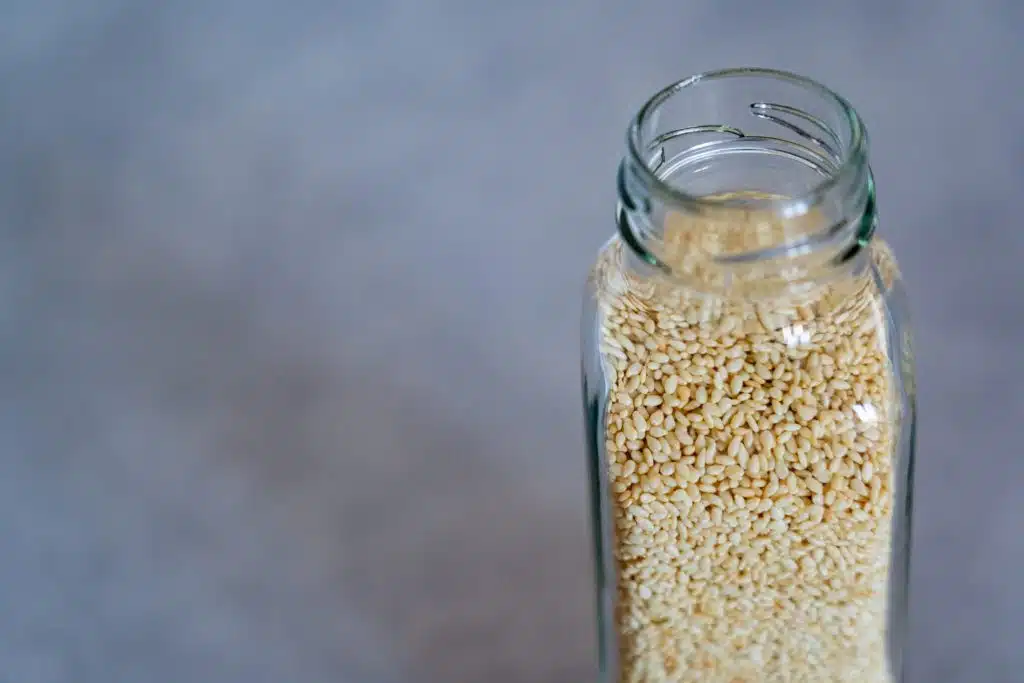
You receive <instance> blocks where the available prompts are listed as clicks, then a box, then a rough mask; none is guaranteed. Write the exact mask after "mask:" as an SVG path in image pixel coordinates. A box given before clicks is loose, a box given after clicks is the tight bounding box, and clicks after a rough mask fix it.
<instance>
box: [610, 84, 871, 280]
mask: <svg viewBox="0 0 1024 683" xmlns="http://www.w3.org/2000/svg"><path fill="white" fill-rule="evenodd" d="M627 147H628V150H627V155H626V158H625V159H624V160H623V163H622V165H621V167H620V170H619V198H620V207H619V208H620V216H619V223H620V231H621V232H622V235H623V237H624V239H625V241H626V242H627V244H628V245H629V246H630V247H631V248H632V249H633V251H634V252H636V253H638V254H639V255H640V256H641V257H642V258H643V260H645V261H647V262H648V263H651V264H654V265H658V266H661V268H662V270H664V271H667V272H678V271H679V270H680V268H679V266H678V263H677V262H672V261H673V260H675V261H678V260H679V259H680V258H682V259H683V261H684V262H685V263H688V264H689V265H688V266H687V267H690V268H692V267H694V266H695V263H696V262H698V261H705V262H711V263H713V264H715V265H716V266H718V265H730V264H750V263H755V262H757V263H761V264H764V263H766V262H768V261H779V260H780V259H782V260H786V259H792V258H793V257H803V256H805V255H807V254H808V253H812V252H813V253H814V255H815V258H813V259H811V262H813V263H814V264H815V265H814V268H818V267H819V266H822V265H823V264H825V263H827V262H829V261H832V260H836V259H838V260H840V261H841V260H842V259H843V258H845V256H844V254H846V253H847V252H848V249H849V247H850V246H851V245H855V244H857V243H858V242H863V243H866V241H867V239H868V238H869V237H870V234H871V231H872V230H873V228H874V211H873V190H872V186H871V179H870V170H869V168H868V164H867V135H866V132H865V129H864V126H863V124H862V122H861V120H860V117H859V116H858V114H857V113H856V111H854V109H853V108H852V107H851V106H850V105H849V104H848V103H847V102H846V100H844V99H843V98H842V97H840V96H839V95H837V94H835V93H834V92H832V91H831V90H829V89H828V88H826V87H825V86H823V85H821V84H819V83H817V82H815V81H813V80H810V79H807V78H804V77H802V76H798V75H796V74H792V73H788V72H784V71H775V70H771V69H757V68H740V69H729V70H723V71H714V72H708V73H704V74H700V75H697V76H693V77H690V78H687V79H685V80H682V81H679V82H677V83H674V84H672V85H670V86H668V87H667V88H665V89H664V90H662V91H661V92H659V93H657V94H656V95H654V97H652V98H651V99H650V100H648V102H647V103H646V104H645V105H644V106H643V107H642V108H641V109H640V111H639V113H638V114H637V116H636V117H635V118H634V120H633V122H632V124H631V125H630V127H629V133H628V136H627ZM683 252H685V253H683ZM791 265H792V264H791V263H790V264H788V266H787V268H788V270H787V272H793V273H794V275H793V277H797V276H798V273H801V272H803V271H805V270H807V269H798V270H797V271H793V269H792V268H791V267H789V266H791ZM760 270H763V268H761V269H760ZM808 273H809V271H807V272H806V273H804V275H807V274H808ZM787 277H788V276H787ZM726 279H728V278H726Z"/></svg>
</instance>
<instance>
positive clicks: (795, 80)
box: [626, 67, 867, 213]
mask: <svg viewBox="0 0 1024 683" xmlns="http://www.w3.org/2000/svg"><path fill="white" fill-rule="evenodd" d="M736 77H748V78H749V77H754V78H764V79H774V80H781V81H786V82H788V83H792V84H794V85H798V86H801V87H804V88H807V89H808V90H811V91H814V92H817V93H818V94H819V95H821V96H822V97H823V98H824V99H826V100H828V101H830V102H831V103H832V104H834V105H835V106H836V108H837V109H838V110H839V112H840V113H841V114H842V117H843V119H844V120H845V122H846V123H847V124H848V126H849V128H848V130H847V131H845V132H846V133H847V135H848V136H849V143H848V144H847V145H846V146H845V149H842V150H841V155H840V156H839V158H838V160H837V161H838V163H837V166H836V169H835V171H834V172H833V173H830V174H829V175H828V176H826V177H824V178H823V179H822V180H821V181H820V182H818V183H816V184H815V185H814V186H813V187H812V188H810V189H809V190H807V191H806V192H804V193H803V194H801V195H800V196H795V197H786V198H785V199H778V200H773V201H772V202H771V203H773V204H777V205H778V206H779V208H782V207H787V208H791V207H794V206H796V207H803V211H806V210H807V208H808V207H811V206H814V205H815V204H817V203H818V202H820V201H821V200H822V199H823V198H824V196H825V195H826V194H827V193H828V192H829V191H830V190H832V189H833V188H834V187H836V186H837V185H840V184H841V183H843V182H845V181H846V180H847V179H848V178H849V177H850V176H852V175H856V174H858V173H860V172H861V169H862V166H863V165H864V163H865V161H866V157H867V131H866V129H865V126H864V123H863V121H862V120H861V118H860V115H859V114H858V113H857V111H856V110H855V109H854V108H853V106H852V105H851V104H850V103H849V102H848V101H847V100H846V99H845V98H844V97H842V96H841V95H839V94H838V93H836V92H835V91H833V90H832V89H831V88H829V87H827V86H825V85H823V84H821V83H819V82H818V81H815V80H814V79H811V78H808V77H806V76H801V75H799V74H796V73H793V72H790V71H783V70H778V69H769V68H763V67H735V68H727V69H717V70H712V71H705V72H702V73H698V74H695V75H693V76H689V77H687V78H684V79H681V80H678V81H676V82H674V83H672V84H670V85H668V86H666V87H665V88H662V89H661V90H660V91H658V92H657V93H655V94H654V95H653V96H652V97H650V98H649V99H648V100H647V101H646V102H645V103H644V105H643V106H642V107H641V108H640V110H639V111H638V112H637V114H636V116H634V117H633V120H632V121H631V122H630V124H629V129H628V132H627V135H626V146H627V149H628V155H629V161H630V162H631V163H630V165H631V166H632V171H633V172H634V173H637V174H639V176H640V178H639V179H640V180H641V181H642V182H643V184H644V185H646V186H647V189H648V190H649V191H650V192H652V193H654V194H656V195H657V196H658V198H659V199H661V200H664V201H667V202H668V203H670V204H675V205H677V206H681V207H684V208H689V209H692V210H699V209H701V208H703V207H706V206H708V205H709V204H710V203H712V201H713V200H708V199H707V198H704V197H701V196H699V195H693V194H689V193H687V192H685V191H683V190H681V189H679V188H677V187H673V186H672V185H671V184H669V183H668V182H667V181H666V180H664V179H663V178H662V177H661V176H659V175H658V174H657V173H656V172H655V171H654V169H652V168H651V167H650V165H649V163H648V162H647V160H646V159H645V158H644V154H643V150H644V142H643V130H644V126H645V125H646V124H647V122H648V121H650V119H651V118H652V116H653V115H654V114H655V112H656V111H657V110H658V108H659V107H660V106H661V105H662V104H664V103H665V102H666V101H667V100H668V99H669V98H670V97H672V96H673V95H675V94H676V93H678V92H680V91H681V90H684V89H686V88H688V87H691V86H694V85H697V84H698V83H701V82H707V81H711V80H721V79H726V78H736ZM719 206H720V204H719ZM803 211H800V210H798V211H797V213H802V212H803Z"/></svg>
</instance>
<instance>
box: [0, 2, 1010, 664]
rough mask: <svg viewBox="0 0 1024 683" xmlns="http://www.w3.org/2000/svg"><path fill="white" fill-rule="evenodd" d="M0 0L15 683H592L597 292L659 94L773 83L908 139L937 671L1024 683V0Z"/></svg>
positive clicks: (884, 196)
mask: <svg viewBox="0 0 1024 683" xmlns="http://www.w3.org/2000/svg"><path fill="white" fill-rule="evenodd" d="M840 5H842V6H843V7H842V8H840ZM0 19H2V20H0V240H2V243H0V378H2V380H0V456H2V457H0V681H2V682H3V683H70V682H72V681H74V682H75V683H94V682H95V683H99V682H100V681H103V682H104V683H108V682H109V683H121V682H136V681H138V682H143V681H145V682H147V683H164V682H166V683H182V682H184V681H194V682H200V681H201V682H204V683H236V682H237V683H242V682H245V683H263V682H267V683H281V682H284V681H287V682H289V683H300V682H302V683H305V682H313V683H318V682H321V681H324V682H326V681H332V682H341V681H343V682H345V683H349V682H351V683H405V682H409V683H411V682H413V681H415V682H417V683H420V682H427V683H441V682H444V683H449V682H453V681H458V682H463V681H464V682H467V683H468V682H476V681H487V682H488V683H504V682H509V683H512V682H513V681H515V682H517V683H518V682H526V681H533V682H537V683H555V682H556V681H557V682H558V683H564V682H566V681H592V680H594V676H593V669H592V665H591V663H592V660H593V628H592V624H591V622H592V619H593V616H592V612H591V607H590V600H589V596H590V593H589V591H590V585H591V574H590V560H589V554H588V532H587V527H586V512H585V502H584V494H585V484H584V470H583V456H582V438H581V427H580V408H579V405H578V400H579V399H578V395H577V392H578V390H577V360H576V359H577V322H576V320H577V310H578V297H579V293H580V287H581V283H582V281H583V278H584V274H585V271H586V268H587V266H588V264H589V261H590V259H591V258H592V256H593V253H594V251H595V249H596V248H597V246H598V245H599V244H600V243H601V241H602V240H603V239H604V238H605V237H606V235H608V234H609V233H610V231H611V222H610V218H611V208H612V201H613V169H614V165H615V163H616V160H617V156H618V155H619V154H620V151H621V149H620V145H621V141H622V135H623V129H624V126H625V123H626V121H627V119H628V118H629V116H630V115H631V114H632V112H633V110H634V109H635V108H636V107H637V106H638V105H639V104H640V103H641V102H642V100H643V99H644V97H645V95H647V94H649V93H650V92H652V91H653V90H654V89H655V88H657V87H658V86H660V85H662V84H664V83H666V82H668V81H669V80H672V79H674V78H676V77H680V76H683V75H686V74H689V73H692V72H695V71H699V70H704V69H707V68H711V67H718V66H726V65H738V64H760V65H769V66H776V67H781V68H788V69H793V70H797V71H801V72H805V73H807V74H809V75H812V76H815V77H817V78H819V79H821V80H824V81H825V82H827V83H829V84H830V85H832V86H833V87H835V88H836V89H838V90H839V91H841V92H842V93H844V94H846V95H847V96H848V97H849V98H850V99H851V100H853V101H854V103H855V104H856V105H857V106H858V108H859V109H860V110H861V112H862V113H863V115H864V117H865V118H866V119H867V121H868V123H869V126H870V129H871V133H872V137H873V145H874V168H875V171H876V174H877V180H878V184H879V187H880V202H881V210H882V212H883V226H882V231H883V232H884V234H885V236H886V237H888V238H889V239H890V240H891V241H892V242H893V243H894V244H895V246H896V248H897V249H898V251H899V253H900V254H901V255H902V261H903V265H904V270H905V274H906V277H907V281H908V288H909V291H910V294H911V298H912V301H913V303H914V305H915V310H916V324H917V327H918V330H919V334H918V338H919V344H918V345H919V353H920V391H921V419H922V422H921V430H920V450H919V461H918V464H919V468H918V472H919V476H918V487H917V517H916V527H915V529H916V538H915V541H916V555H915V564H914V571H913V578H914V586H913V603H914V624H913V629H914V630H913V637H912V643H911V645H912V655H911V664H912V676H911V680H912V681H914V682H915V683H926V682H927V683H960V682H962V683H983V682H993V683H1001V682H1007V683H1010V682H1014V681H1017V682H1019V681H1020V680H1021V671H1022V670H1024V647H1022V636H1021V633H1022V631H1024V621H1022V614H1024V582H1021V580H1020V577H1021V576H1022V567H1024V533H1022V527H1021V520H1022V519H1024V493H1022V489H1021V483H1022V481H1024V479H1022V475H1024V457H1022V451H1021V447H1020V441H1021V436H1022V432H1021V424H1022V423H1024V392H1022V391H1021V388H1020V387H1021V383H1022V381H1024V363H1022V361H1021V357H1020V348H1021V344H1022V343H1024V306H1022V304H1021V299H1020V294H1019V292H1020V291H1021V275H1020V267H1021V266H1020V264H1021V261H1022V260H1024V231H1022V230H1021V226H1020V222H1021V218H1020V212H1021V208H1022V204H1021V195H1022V188H1024V147H1022V144H1021V141H1020V135H1019V132H1018V131H1019V127H1020V125H1021V122H1022V121H1024V96H1022V92H1024V90H1022V88H1021V76H1020V68H1021V66H1022V58H1024V43H1022V42H1021V40H1020V36H1021V35H1022V32H1024V9H1022V5H1021V4H1020V3H1014V2H1010V1H1008V0H1003V1H999V0H976V1H975V2H971V3H963V2H954V1H953V0H937V1H933V2H926V1H925V0H916V1H913V2H909V1H908V2H883V1H882V0H871V1H862V2H858V3H829V2H820V0H819V1H817V2H809V1H808V2H795V1H789V2H783V3H776V4H772V3H765V2H760V3H754V2H735V1H730V0H688V1H687V2H668V1H661V2H634V3H613V2H593V1H583V0H579V1H576V2H561V3H554V2H535V1H532V0H527V1H523V2H507V3H483V2H471V1H470V0H462V1H459V0H443V1H442V0H436V1H434V2H419V3H417V2H412V1H408V2H400V3H396V2H377V3H371V2H362V3H356V2H344V1H343V2H341V3H336V2H326V1H324V0H295V1H294V2H292V3H290V4H287V3H281V2H270V1H269V0H246V1H242V0H192V1H189V0H175V1H168V2H162V3H157V2H130V1H129V0H7V2H5V3H3V6H2V9H0Z"/></svg>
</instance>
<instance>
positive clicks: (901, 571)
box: [871, 247, 917, 683]
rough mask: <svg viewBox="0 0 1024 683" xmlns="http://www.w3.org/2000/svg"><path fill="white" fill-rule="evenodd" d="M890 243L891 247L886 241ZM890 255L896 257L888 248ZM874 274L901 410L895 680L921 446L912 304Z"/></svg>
mask: <svg viewBox="0 0 1024 683" xmlns="http://www.w3.org/2000/svg"><path fill="white" fill-rule="evenodd" d="M886 248H887V247H886ZM888 256H889V258H891V259H893V265H894V266H895V265H896V261H895V258H894V257H892V254H891V253H890V254H889V255H888ZM871 268H872V276H873V278H874V280H875V286H876V287H877V288H878V291H879V294H880V297H881V302H882V309H883V313H884V316H885V319H884V323H883V324H884V326H885V334H886V348H887V355H888V358H889V363H890V366H891V368H892V376H893V382H894V391H895V393H896V400H897V405H898V407H899V414H898V415H897V416H896V420H897V425H896V431H897V434H898V437H897V441H896V444H895V448H896V452H895V453H894V462H895V469H894V472H893V480H894V487H893V494H894V496H895V498H894V500H895V501H897V503H898V504H896V505H894V508H893V519H892V524H893V530H892V533H893V536H892V538H893V547H892V556H891V560H890V568H889V619H888V634H887V647H888V650H889V652H888V655H889V665H890V668H891V673H892V676H893V680H894V681H895V682H896V683H902V681H904V680H906V676H907V674H906V656H905V655H906V644H907V636H908V629H909V611H910V610H909V607H910V556H911V545H912V535H913V533H912V532H913V502H914V464H915V451H916V447H917V443H916V441H917V390H916V382H915V364H914V349H913V337H912V334H911V325H910V306H909V301H908V299H907V294H906V290H905V289H904V287H903V281H902V279H901V277H900V276H899V270H898V267H897V269H896V276H895V277H893V278H892V280H891V281H890V282H889V283H888V286H887V285H886V283H885V279H884V278H883V275H882V273H881V272H880V270H879V268H878V263H877V260H873V261H872V266H871Z"/></svg>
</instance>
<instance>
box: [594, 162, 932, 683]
mask: <svg viewBox="0 0 1024 683" xmlns="http://www.w3.org/2000/svg"><path fill="white" fill-rule="evenodd" d="M866 183H867V186H868V192H867V200H856V201H853V202H852V205H853V211H852V215H853V219H851V220H846V221H845V223H844V225H845V224H849V225H850V226H852V227H850V228H849V230H848V232H849V234H848V239H839V240H838V242H835V243H834V244H833V247H834V248H832V247H829V248H822V249H818V250H815V249H806V248H803V249H795V248H792V247H791V245H792V244H797V243H799V244H804V245H805V246H806V244H807V239H808V238H814V236H816V235H818V234H820V230H819V229H818V226H822V225H825V226H829V225H832V223H833V222H832V221H831V220H825V219H824V217H823V211H824V209H822V210H819V209H817V208H814V207H811V209H810V210H808V211H805V212H804V213H803V214H802V216H803V217H804V218H803V219H794V218H793V216H792V215H790V214H785V213H782V214H780V213H779V212H778V211H777V210H776V209H777V206H776V205H775V204H771V205H770V206H769V207H768V208H765V207H764V206H757V207H755V208H750V206H748V205H746V204H744V205H743V207H742V210H737V209H736V205H735V204H729V203H728V202H731V201H732V200H735V199H736V195H735V194H730V195H728V196H727V197H725V200H724V201H726V204H725V205H724V206H725V207H726V208H724V209H723V210H722V211H723V212H722V213H716V211H717V207H718V206H719V202H720V201H723V200H722V197H723V196H724V195H722V196H718V197H716V198H715V199H714V200H709V199H706V198H705V199H703V200H701V201H702V202H704V203H703V204H702V205H701V207H700V209H701V210H692V209H693V207H692V206H690V207H685V208H684V210H676V209H678V208H679V207H671V206H670V207H668V208H667V209H666V210H665V211H664V212H662V213H661V214H660V215H659V214H658V212H657V209H653V210H652V206H655V203H654V202H651V201H650V199H649V197H646V196H645V197H641V198H640V199H639V200H638V198H637V193H635V192H634V193H633V194H632V196H626V197H622V196H620V202H621V203H620V212H619V223H620V235H618V236H616V237H615V238H613V239H612V240H611V241H609V242H608V243H607V244H606V245H605V247H604V248H603V249H602V250H601V252H600V254H599V257H598V260H597V263H596V265H595V267H594V269H593V271H592V273H591V277H590V279H589V282H588V289H587V298H586V303H585V311H584V319H583V354H584V355H583V375H584V377H583V380H584V400H585V403H586V421H587V425H586V428H587V437H588V444H589V452H588V459H589V463H590V468H591V469H590V472H591V485H592V486H591V488H592V501H593V510H594V515H595V520H594V521H595V524H594V526H595V530H596V537H597V538H596V541H597V542H596V554H597V558H598V572H597V576H598V584H599V585H598V596H599V607H598V611H599V616H600V619H599V621H600V626H601V632H600V641H601V659H602V666H601V669H602V676H603V681H607V682H608V683H613V682H614V683H627V682H628V683H648V682H659V681H679V682H686V681H721V682H722V683H737V682H738V681H742V682H744V683H769V682H775V681H778V682H780V683H781V682H783V681H787V682H788V681H793V682H796V681H837V682H839V681H844V682H845V681H849V682H850V683H854V682H856V683H898V682H899V681H900V680H901V669H902V645H903V640H904V638H903V628H904V627H905V621H906V619H905V612H906V582H907V572H908V563H909V529H910V517H909V515H910V499H911V490H912V489H911V473H912V469H913V468H912V451H913V430H914V398H913V382H912V368H911V363H912V361H911V356H910V347H909V336H908V331H907V329H906V324H905V322H904V319H905V306H904V304H903V298H902V292H901V288H900V284H899V273H898V268H897V266H896V262H895V260H894V258H893V256H892V254H891V251H890V250H889V248H888V247H887V246H886V245H885V244H884V243H882V242H881V241H879V240H877V239H872V238H871V234H870V231H868V232H865V231H863V230H862V229H861V228H862V227H863V226H864V225H870V226H871V229H872V230H873V226H874V215H873V210H874V202H873V190H872V189H871V188H870V176H869V174H868V175H867V176H866ZM716 189H722V188H721V187H719V188H716ZM747 189H749V187H748V188H747ZM769 189H772V190H774V189H775V188H769ZM620 190H621V187H620ZM757 196H758V197H761V198H763V197H766V196H768V195H764V194H760V195H757ZM772 196H773V197H774V195H772ZM858 196H860V195H858ZM755 203H756V202H755ZM709 207H710V208H709ZM704 209H708V210H707V211H704ZM865 210H866V211H869V212H870V213H871V215H870V216H868V217H867V221H866V222H865V221H864V220H863V219H864V214H863V212H864V211H865ZM844 213H847V214H849V213H851V212H849V211H844ZM652 215H658V216H659V219H660V220H658V221H656V222H652V221H651V216H652ZM800 220H805V222H806V223H807V226H810V227H809V228H808V229H806V230H805V229H804V228H801V226H800V225H797V223H799V222H800ZM655 223H656V230H657V244H656V247H652V246H651V245H652V240H651V239H646V240H645V239H644V237H643V230H644V229H645V228H646V229H648V230H650V229H651V226H652V224H655ZM805 227H806V226H805ZM839 232H840V233H841V232H842V230H840V231H839ZM795 235H796V236H797V237H796V241H794V239H793V238H794V236H795ZM780 245H781V246H782V247H784V248H780ZM787 245H790V246H787ZM836 245H838V246H836ZM758 250H760V251H758ZM652 253H653V254H656V257H654V258H652V257H651V254H652ZM754 253H760V254H761V256H759V257H757V258H747V257H744V256H743V255H750V254H754ZM737 255H739V257H737Z"/></svg>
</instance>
